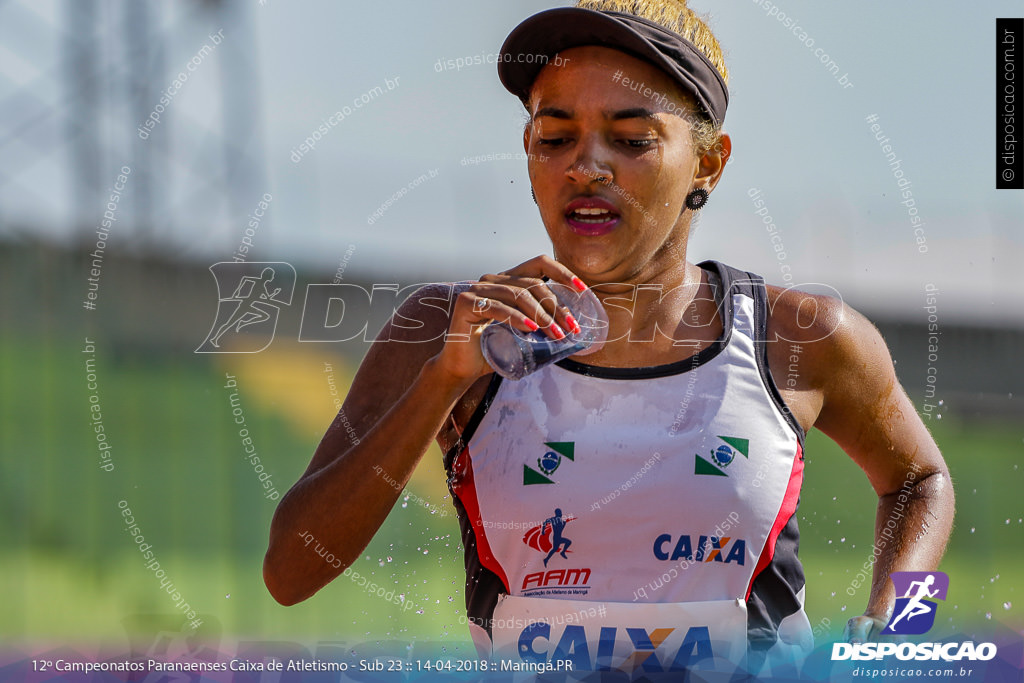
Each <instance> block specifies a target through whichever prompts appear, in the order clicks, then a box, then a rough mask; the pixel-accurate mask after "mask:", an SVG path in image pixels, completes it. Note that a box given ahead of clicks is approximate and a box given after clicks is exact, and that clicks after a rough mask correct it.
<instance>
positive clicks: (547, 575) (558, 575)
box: [522, 568, 590, 595]
mask: <svg viewBox="0 0 1024 683" xmlns="http://www.w3.org/2000/svg"><path fill="white" fill-rule="evenodd" d="M589 583H590V569H586V568H584V569H550V570H548V571H546V572H534V573H533V574H527V575H526V576H525V577H523V588H522V591H523V594H524V595H526V594H528V593H532V592H535V591H537V590H541V589H545V588H552V587H558V588H562V587H564V586H578V587H580V588H585V587H587V586H588V584H589Z"/></svg>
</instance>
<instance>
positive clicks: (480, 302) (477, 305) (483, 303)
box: [473, 297, 491, 313]
mask: <svg viewBox="0 0 1024 683" xmlns="http://www.w3.org/2000/svg"><path fill="white" fill-rule="evenodd" d="M490 307H491V300H490V299H488V298H485V297H481V298H479V299H477V300H476V301H474V302H473V312H474V313H483V312H484V311H486V310H487V309H488V308H490Z"/></svg>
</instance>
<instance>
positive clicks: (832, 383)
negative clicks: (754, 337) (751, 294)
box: [766, 285, 892, 391]
mask: <svg viewBox="0 0 1024 683" xmlns="http://www.w3.org/2000/svg"><path fill="white" fill-rule="evenodd" d="M766 291H767V302H768V306H767V308H768V320H767V326H766V327H767V340H768V342H769V345H768V351H769V359H771V357H772V356H773V355H775V356H778V355H779V354H782V355H790V354H791V351H792V350H793V349H794V348H798V349H799V354H800V355H801V357H802V360H801V366H802V371H803V373H804V374H805V378H806V379H807V380H808V383H809V384H810V385H812V386H816V387H819V388H823V389H832V390H839V391H843V390H849V388H850V387H849V386H844V384H845V383H846V382H848V381H850V380H854V379H859V378H862V377H863V375H864V373H865V372H868V373H870V372H877V371H879V370H882V369H883V368H885V367H886V366H890V367H891V365H892V360H891V357H890V355H889V350H888V348H887V347H886V345H885V341H884V340H883V339H882V335H881V334H880V333H879V331H878V329H877V328H876V327H875V326H874V325H873V324H872V323H871V321H870V320H868V319H867V318H866V317H865V316H864V315H862V314H861V313H859V312H858V311H856V310H855V309H854V308H853V307H851V306H849V305H848V304H846V302H844V301H843V299H842V297H841V296H838V293H837V294H836V295H826V294H814V293H811V292H807V291H803V290H800V289H796V288H792V287H790V288H784V287H775V286H771V285H769V286H767V287H766ZM772 342H777V343H775V344H773V343H772ZM773 346H774V347H778V348H775V349H774V351H775V353H774V354H773V353H772V352H773V348H772V347H773Z"/></svg>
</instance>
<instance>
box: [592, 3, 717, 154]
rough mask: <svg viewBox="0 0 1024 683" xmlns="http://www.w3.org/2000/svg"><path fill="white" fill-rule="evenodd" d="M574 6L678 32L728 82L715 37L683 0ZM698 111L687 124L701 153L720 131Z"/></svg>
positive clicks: (706, 149)
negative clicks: (691, 122) (690, 122)
mask: <svg viewBox="0 0 1024 683" xmlns="http://www.w3.org/2000/svg"><path fill="white" fill-rule="evenodd" d="M576 6H577V7H580V8H582V9H591V10H598V11H603V12H624V13H626V14H632V15H633V16H636V17H640V18H642V19H647V20H648V21H653V22H654V23H655V24H658V25H659V26H661V27H663V28H666V29H668V30H670V31H674V32H675V33H678V34H679V35H681V36H682V37H683V38H686V39H687V40H688V41H690V42H691V43H693V44H694V46H695V47H696V48H697V49H698V50H700V51H701V53H702V54H703V55H704V56H705V57H707V58H708V61H709V62H711V64H712V65H713V66H714V67H715V69H717V70H718V73H719V74H721V76H722V80H723V81H725V84H726V85H729V69H728V68H726V66H725V57H724V56H723V54H722V47H721V45H719V44H718V39H717V38H715V34H714V33H712V32H711V29H710V28H708V25H707V24H706V23H705V22H704V20H703V19H702V18H701V17H700V16H698V15H697V13H696V12H694V11H693V10H692V9H690V8H689V7H687V6H686V0H576ZM698 113H699V117H698V119H697V120H696V121H694V122H693V125H692V126H691V128H692V131H693V143H694V146H695V147H696V148H697V153H698V154H704V153H705V152H707V151H708V150H710V149H711V148H712V147H714V146H715V144H716V143H717V142H718V138H719V136H720V135H721V132H722V130H721V126H718V125H715V124H714V123H713V122H712V121H711V119H710V117H708V116H706V115H703V114H702V113H700V112H698Z"/></svg>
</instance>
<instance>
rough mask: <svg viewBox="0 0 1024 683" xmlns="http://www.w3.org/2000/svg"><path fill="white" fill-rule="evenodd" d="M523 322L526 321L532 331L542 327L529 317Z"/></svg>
mask: <svg viewBox="0 0 1024 683" xmlns="http://www.w3.org/2000/svg"><path fill="white" fill-rule="evenodd" d="M523 322H524V323H526V326H527V327H529V328H530V332H536V331H537V330H539V329H540V326H539V325H537V323H535V322H533V321H532V320H530V319H529V318H527V319H526V320H524V321H523Z"/></svg>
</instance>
